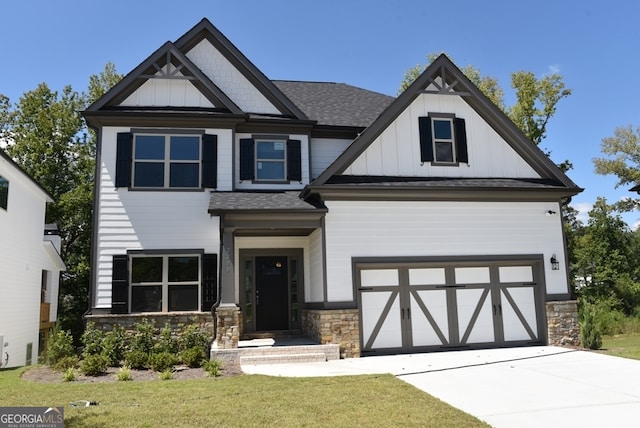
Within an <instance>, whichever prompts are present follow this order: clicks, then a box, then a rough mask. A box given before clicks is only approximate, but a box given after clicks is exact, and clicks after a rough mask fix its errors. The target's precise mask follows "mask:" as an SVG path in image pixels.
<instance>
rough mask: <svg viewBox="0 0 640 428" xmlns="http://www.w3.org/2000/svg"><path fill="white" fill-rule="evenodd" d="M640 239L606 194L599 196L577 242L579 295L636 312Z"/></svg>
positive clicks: (639, 291)
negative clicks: (617, 212) (639, 242)
mask: <svg viewBox="0 0 640 428" xmlns="http://www.w3.org/2000/svg"><path fill="white" fill-rule="evenodd" d="M637 243H638V239H637V237H636V236H635V234H634V233H633V232H632V231H631V230H630V229H629V226H628V225H627V224H626V223H625V222H624V220H623V219H622V218H621V217H620V216H619V215H618V214H616V213H615V209H614V207H613V206H612V205H609V204H607V201H606V199H605V198H598V199H597V201H596V203H595V204H594V206H593V209H592V210H591V211H590V212H589V220H588V222H587V225H586V226H585V227H584V229H583V231H582V234H581V235H580V236H578V237H577V238H576V242H575V253H576V259H575V265H574V266H573V272H574V274H575V275H576V276H577V277H578V278H580V282H581V285H582V287H581V288H580V290H579V295H580V296H581V298H583V299H584V300H585V301H587V302H591V303H596V302H608V303H607V304H608V305H609V306H610V308H611V309H615V310H620V311H622V312H624V313H625V314H626V315H632V314H633V312H634V310H635V308H636V307H638V305H640V284H638V282H637V279H638V276H637V274H638V263H637V260H638V255H639V253H638V245H637Z"/></svg>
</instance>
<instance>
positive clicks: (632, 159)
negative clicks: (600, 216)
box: [593, 125, 640, 211]
mask: <svg viewBox="0 0 640 428" xmlns="http://www.w3.org/2000/svg"><path fill="white" fill-rule="evenodd" d="M600 146H601V149H602V153H604V154H605V155H607V157H599V158H595V159H593V163H594V165H595V171H596V173H597V174H602V175H609V174H611V175H616V176H617V177H618V182H617V183H616V188H618V187H621V186H629V187H632V186H635V185H638V184H640V127H638V128H637V129H636V130H634V129H633V127H632V126H631V125H627V126H620V127H617V128H616V129H615V130H614V132H613V137H606V138H603V139H602V142H601V144H600ZM614 206H615V207H616V209H617V210H619V211H633V210H634V209H636V208H639V207H640V200H638V199H637V198H631V197H629V198H628V199H623V200H621V201H618V202H616V203H615V204H614Z"/></svg>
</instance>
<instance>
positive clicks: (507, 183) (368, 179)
mask: <svg viewBox="0 0 640 428" xmlns="http://www.w3.org/2000/svg"><path fill="white" fill-rule="evenodd" d="M327 184H338V185H339V184H348V185H350V186H356V187H358V186H380V187H406V186H413V187H424V188H485V189H490V188H501V189H554V188H555V189H561V188H563V186H562V183H559V182H557V181H556V180H552V179H537V178H531V179H528V178H448V177H385V176H362V175H334V176H333V177H331V178H330V179H329V180H327Z"/></svg>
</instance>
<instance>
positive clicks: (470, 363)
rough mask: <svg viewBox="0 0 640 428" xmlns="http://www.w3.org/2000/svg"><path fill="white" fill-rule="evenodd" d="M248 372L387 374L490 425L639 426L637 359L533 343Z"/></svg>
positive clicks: (248, 368) (255, 367)
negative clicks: (528, 345) (534, 344)
mask: <svg viewBox="0 0 640 428" xmlns="http://www.w3.org/2000/svg"><path fill="white" fill-rule="evenodd" d="M242 370H243V371H244V372H245V373H247V374H265V375H271V376H303V377H305V376H306V377H313V376H341V375H356V374H374V373H391V374H393V375H395V376H397V377H398V379H401V380H403V381H405V382H408V383H410V384H411V385H414V386H415V387H417V388H419V389H421V390H423V391H425V392H427V393H429V394H431V395H433V396H434V397H437V398H439V399H441V400H443V401H445V402H447V403H449V404H451V405H452V406H454V407H457V408H459V409H461V410H463V411H465V412H467V413H469V414H472V415H474V416H476V417H477V418H479V419H481V420H483V421H485V422H487V423H489V424H490V425H492V426H494V427H519V428H520V427H581V428H583V427H603V426H609V427H618V426H635V425H637V424H640V422H639V420H640V361H636V360H628V359H624V358H618V357H610V356H606V355H601V354H597V353H594V352H588V351H579V350H573V349H566V348H559V347H552V346H540V347H530V348H509V349H487V350H475V351H455V352H438V353H429V354H409V355H393V356H377V357H364V358H351V359H344V360H334V361H327V362H325V363H298V364H272V365H250V366H249V365H242Z"/></svg>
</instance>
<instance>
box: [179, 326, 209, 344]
mask: <svg viewBox="0 0 640 428" xmlns="http://www.w3.org/2000/svg"><path fill="white" fill-rule="evenodd" d="M207 346H209V334H208V333H207V332H206V331H204V330H203V329H201V328H200V327H199V326H197V325H196V324H190V325H188V326H187V327H186V328H185V329H184V331H183V332H182V334H181V335H180V349H181V350H183V351H184V350H185V349H189V348H195V347H200V348H202V349H207Z"/></svg>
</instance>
